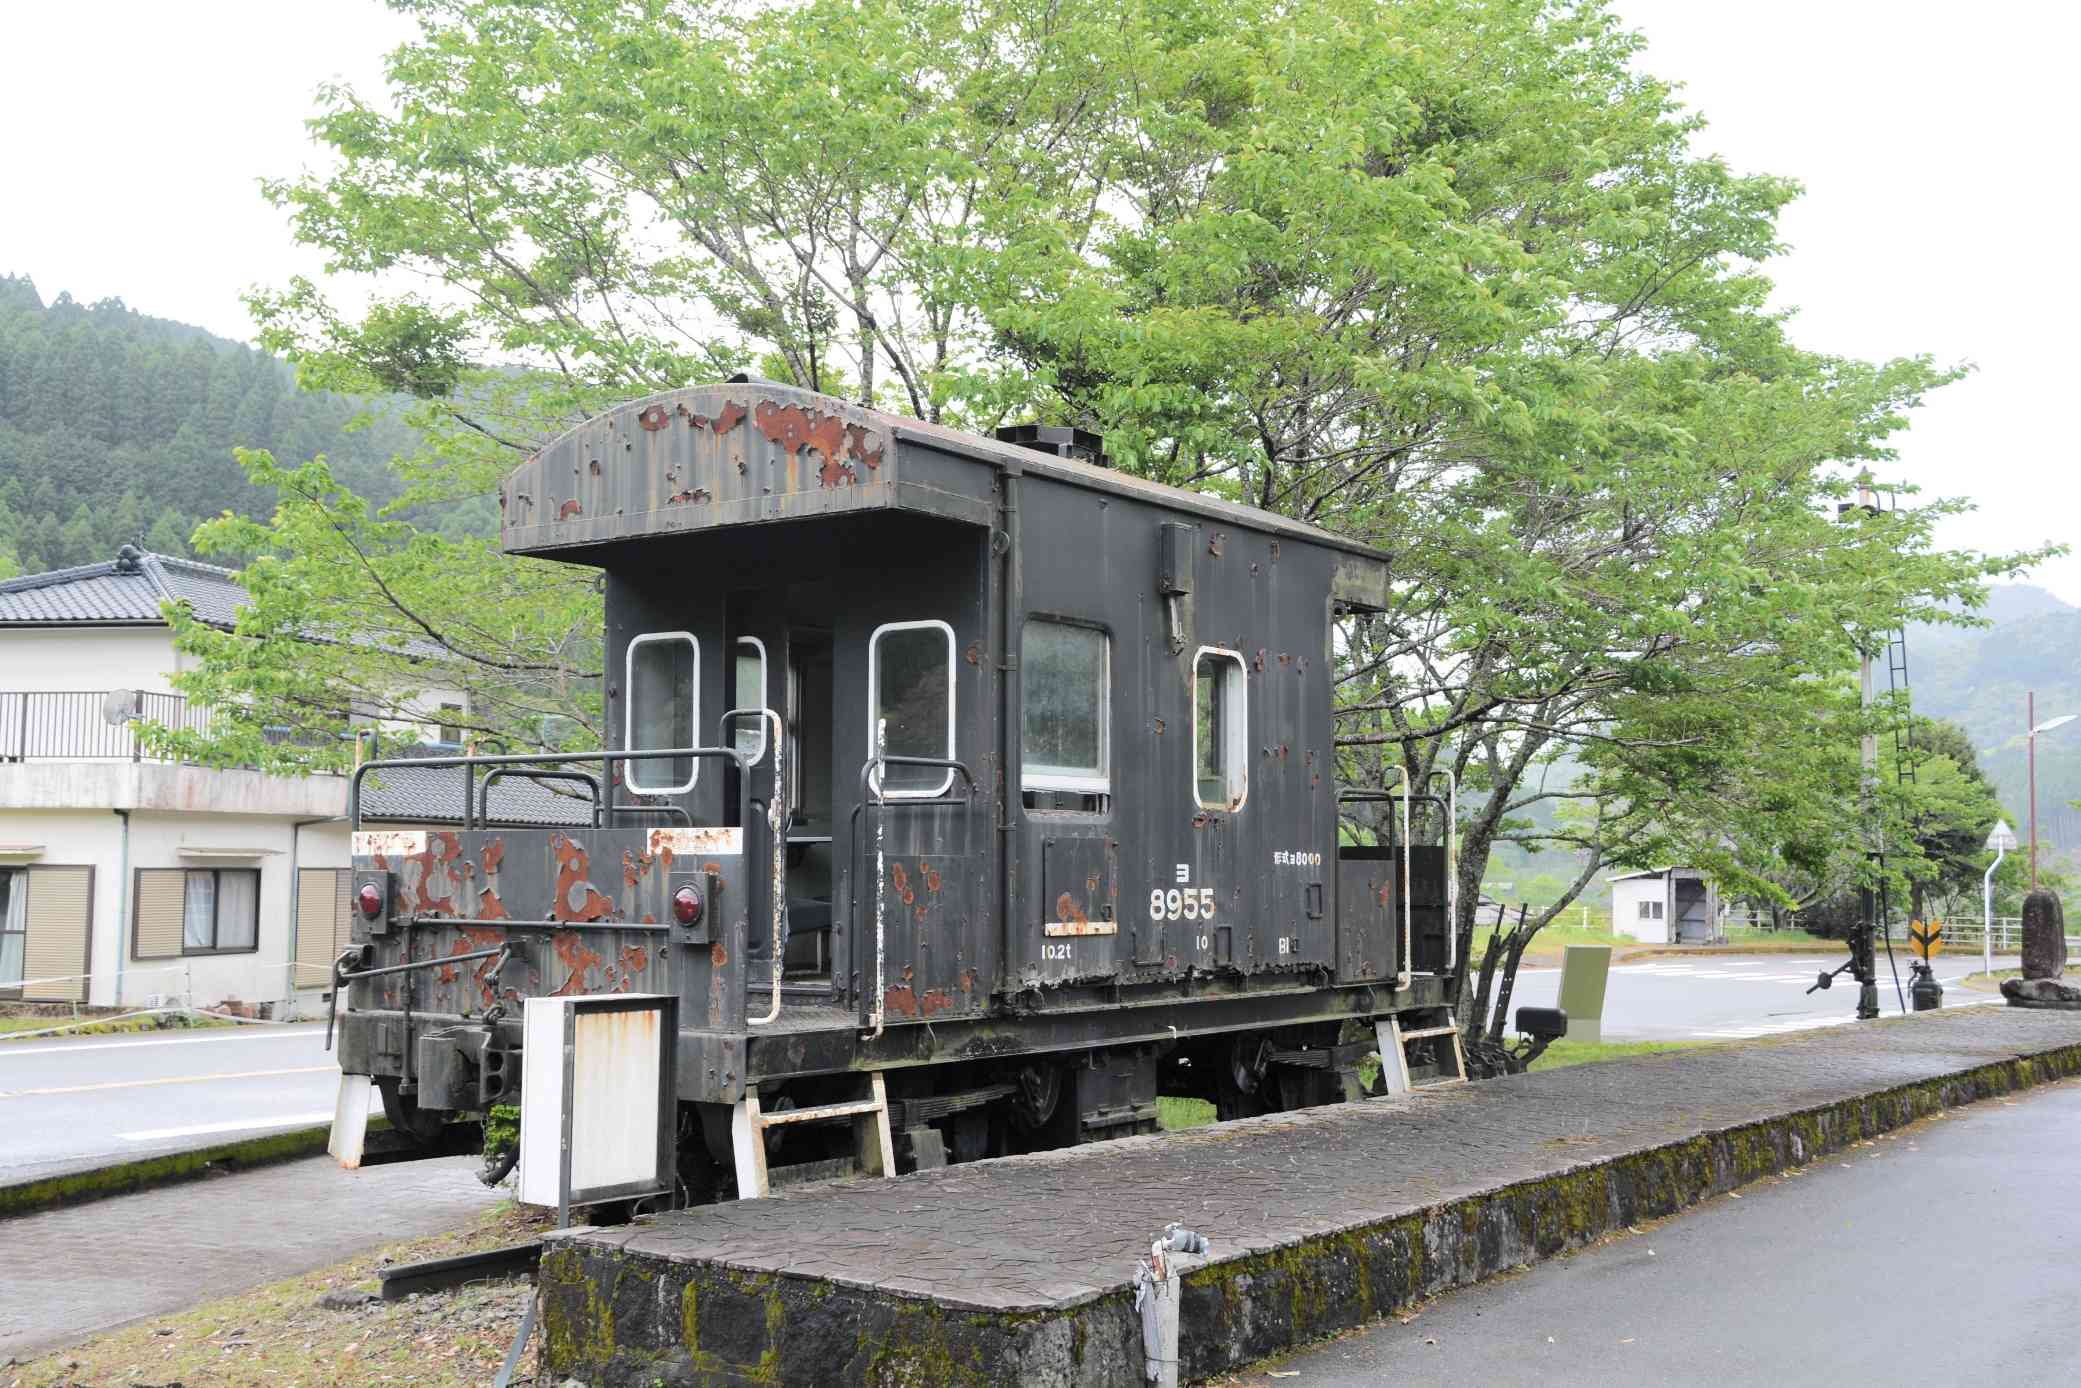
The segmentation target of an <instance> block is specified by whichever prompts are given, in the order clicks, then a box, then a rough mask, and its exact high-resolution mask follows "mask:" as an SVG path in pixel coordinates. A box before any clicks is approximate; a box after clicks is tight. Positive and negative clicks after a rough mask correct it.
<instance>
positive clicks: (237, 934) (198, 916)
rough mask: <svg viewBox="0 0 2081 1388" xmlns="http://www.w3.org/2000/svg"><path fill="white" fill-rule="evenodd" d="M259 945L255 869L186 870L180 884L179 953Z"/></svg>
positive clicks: (243, 949) (240, 949)
mask: <svg viewBox="0 0 2081 1388" xmlns="http://www.w3.org/2000/svg"><path fill="white" fill-rule="evenodd" d="M259 947H260V873H259V871H258V870H257V869H254V868H203V869H199V870H190V871H189V872H188V873H187V874H186V880H185V881H184V882H183V883H182V884H181V953H183V954H237V953H244V952H246V951H250V950H255V949H258V948H259Z"/></svg>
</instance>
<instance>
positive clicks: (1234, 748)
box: [1192, 646, 1250, 810]
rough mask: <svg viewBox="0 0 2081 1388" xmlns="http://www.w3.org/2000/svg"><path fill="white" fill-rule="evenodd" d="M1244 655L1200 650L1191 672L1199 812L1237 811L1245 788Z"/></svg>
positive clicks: (1193, 734)
mask: <svg viewBox="0 0 2081 1388" xmlns="http://www.w3.org/2000/svg"><path fill="white" fill-rule="evenodd" d="M1245 698H1246V689H1245V686H1244V682H1243V657H1242V656H1240V655H1238V654H1236V652H1234V651H1224V650H1220V649H1218V648H1216V647H1213V646H1202V647H1200V649H1199V656H1198V658H1197V659H1196V660H1194V661H1193V668H1192V749H1193V751H1192V763H1193V767H1192V776H1193V786H1194V788H1195V790H1196V791H1197V793H1198V796H1199V803H1200V805H1201V807H1202V808H1204V809H1209V810H1240V809H1241V808H1243V797H1244V795H1245V793H1246V792H1247V791H1248V790H1249V785H1250V780H1249V771H1248V767H1249V759H1248V756H1247V752H1248V749H1247V747H1246V746H1245V745H1244V738H1245V736H1246V735H1247V731H1248V723H1247V720H1246V712H1245V707H1244V701H1245Z"/></svg>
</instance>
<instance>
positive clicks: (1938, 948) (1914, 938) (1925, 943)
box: [1908, 921, 1944, 963]
mask: <svg viewBox="0 0 2081 1388" xmlns="http://www.w3.org/2000/svg"><path fill="white" fill-rule="evenodd" d="M1908 948H1909V949H1911V950H1913V951H1915V953H1917V954H1919V955H1921V956H1922V960H1923V962H1924V963H1927V962H1929V961H1930V960H1932V959H1934V958H1936V957H1937V956H1938V955H1939V954H1942V953H1943V952H1944V923H1943V922H1942V921H1931V922H1930V923H1929V924H1927V925H1924V924H1923V923H1922V922H1921V921H1909V922H1908Z"/></svg>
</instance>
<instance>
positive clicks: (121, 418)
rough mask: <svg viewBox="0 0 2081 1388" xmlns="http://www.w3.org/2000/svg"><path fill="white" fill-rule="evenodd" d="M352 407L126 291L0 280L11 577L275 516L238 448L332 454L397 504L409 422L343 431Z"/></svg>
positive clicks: (175, 546) (4, 505) (1, 425)
mask: <svg viewBox="0 0 2081 1388" xmlns="http://www.w3.org/2000/svg"><path fill="white" fill-rule="evenodd" d="M361 408H362V407H361V406H360V405H359V404H357V403H355V402H352V401H348V400H343V399H340V398H338V397H336V396H329V395H315V394H310V393H307V392H303V391H299V390H298V389H297V388H296V385H295V381H294V379H293V377H292V373H291V371H290V368H289V367H288V366H286V365H285V364H283V363H282V362H279V361H276V360H274V359H273V358H271V357H268V356H266V355H264V354H262V353H260V352H256V351H254V350H252V349H251V348H249V347H244V346H241V345H239V344H238V343H235V342H230V341H227V340H226V339H224V338H220V337H215V336H212V335H211V334H209V333H207V332H205V331H203V330H202V329H200V328H197V327H193V326H191V325H189V324H185V323H176V322H172V321H170V320H168V319H163V318H151V317H147V316H145V315H144V314H141V313H138V312H136V311H135V310H132V309H130V308H128V307H126V306H125V305H124V304H123V303H122V302H121V301H120V300H107V301H104V302H102V303H97V304H93V305H81V304H78V303H76V302H74V301H73V300H72V298H71V297H70V296H69V295H64V294H61V295H59V296H58V297H57V299H56V300H54V301H53V302H51V303H50V304H48V305H46V304H45V303H44V302H43V299H42V297H41V296H40V295H39V294H38V293H37V291H36V287H35V285H34V284H33V283H32V282H31V281H29V280H28V279H26V278H20V277H12V276H0V572H4V571H5V569H6V566H7V565H8V563H9V560H10V558H11V559H12V563H13V565H14V566H15V567H18V568H19V569H20V570H21V571H22V572H35V571H37V570H40V569H54V568H63V567H66V566H69V565H73V564H84V563H91V562H93V561H95V560H100V559H106V558H109V557H110V556H112V555H113V554H114V553H115V551H116V547H117V546H118V545H120V544H122V543H123V542H124V541H126V540H133V541H141V542H143V543H144V545H145V547H146V548H148V549H152V550H156V551H158V552H160V553H167V554H185V553H187V540H188V536H189V534H190V533H191V532H192V531H193V530H194V528H195V524H196V522H197V521H198V520H200V519H202V518H203V517H206V516H213V515H217V514H219V513H221V512H223V511H226V510H232V511H239V512H243V513H247V514H254V515H264V514H266V512H267V510H268V508H269V507H270V506H271V505H272V504H273V498H272V496H270V495H268V494H264V493H262V492H259V491H256V490H255V489H254V488H252V487H251V486H248V485H247V483H246V481H245V477H244V475H243V474H242V473H241V472H240V470H239V466H238V463H237V461H236V460H235V459H234V458H233V457H232V449H233V448H234V447H244V448H266V449H271V450H272V451H273V452H274V454H275V456H276V457H277V458H280V459H284V460H286V461H299V462H300V461H302V460H304V459H306V458H309V457H310V456H312V455H313V454H317V453H323V454H325V455H326V456H327V457H328V458H329V459H330V460H331V462H332V465H333V470H334V472H335V474H336V475H338V476H339V477H340V478H341V479H342V480H343V481H345V482H346V483H347V484H348V485H350V486H352V487H353V488H354V489H355V490H357V491H359V492H361V493H362V494H363V495H365V496H369V497H371V498H374V499H378V500H383V499H388V498H390V497H392V496H394V495H396V492H397V486H396V483H395V481H394V479H393V478H392V476H391V475H390V473H389V471H388V470H387V468H386V466H385V465H386V464H387V462H388V460H389V459H390V458H391V457H392V456H393V455H394V454H396V453H398V452H401V451H404V450H405V449H406V448H407V447H409V445H410V440H411V435H410V433H409V431H407V430H405V429H404V428H403V427H402V426H400V425H397V424H395V423H391V422H387V421H379V422H377V423H375V424H374V425H373V426H372V427H370V428H368V429H365V430H358V431H354V432H349V431H348V428H347V426H348V424H349V421H351V420H353V419H354V418H355V416H356V415H357V414H358V413H359V412H360V410H361Z"/></svg>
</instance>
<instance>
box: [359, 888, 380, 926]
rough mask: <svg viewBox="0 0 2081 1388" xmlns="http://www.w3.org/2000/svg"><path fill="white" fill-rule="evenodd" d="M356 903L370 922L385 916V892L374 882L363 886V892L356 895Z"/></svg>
mask: <svg viewBox="0 0 2081 1388" xmlns="http://www.w3.org/2000/svg"><path fill="white" fill-rule="evenodd" d="M354 902H355V904H356V905H357V906H359V907H361V914H363V915H364V916H367V917H368V918H369V919H370V920H374V919H375V918H376V917H377V916H380V915H382V914H383V891H382V889H381V888H380V887H378V886H377V885H376V884H375V883H373V882H364V883H362V884H361V890H360V891H358V892H356V893H355V894H354Z"/></svg>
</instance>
